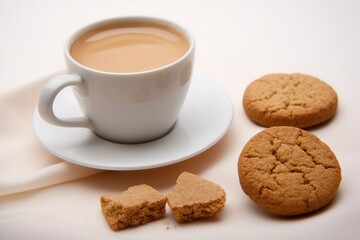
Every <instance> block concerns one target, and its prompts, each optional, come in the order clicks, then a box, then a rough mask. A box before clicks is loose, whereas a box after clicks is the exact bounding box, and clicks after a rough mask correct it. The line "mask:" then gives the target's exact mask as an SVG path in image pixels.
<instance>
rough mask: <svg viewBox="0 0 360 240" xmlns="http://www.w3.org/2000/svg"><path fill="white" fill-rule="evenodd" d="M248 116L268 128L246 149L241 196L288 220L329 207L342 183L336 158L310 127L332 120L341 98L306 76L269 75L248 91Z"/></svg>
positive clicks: (245, 103)
mask: <svg viewBox="0 0 360 240" xmlns="http://www.w3.org/2000/svg"><path fill="white" fill-rule="evenodd" d="M243 106H244V109H245V112H246V114H247V116H248V117H249V118H250V119H251V120H252V121H253V122H255V123H257V124H260V125H262V126H265V127H270V128H267V129H265V130H263V131H261V132H260V133H258V134H256V135H255V136H254V137H253V138H251V139H250V141H249V142H248V143H247V144H246V145H245V147H244V148H243V150H242V152H241V154H240V157H239V161H238V173H239V180H240V184H241V187H242V189H243V191H244V192H245V193H246V194H247V195H248V196H249V197H250V199H252V200H253V201H254V202H255V203H256V204H258V205H259V206H260V207H261V208H263V209H264V210H266V211H268V212H271V213H274V214H278V215H285V216H293V215H300V214H305V213H309V212H313V211H315V210H318V209H320V208H322V207H323V206H325V205H327V204H328V203H329V202H330V201H331V200H332V199H333V198H334V196H335V194H336V192H337V189H338V187H339V185H340V181H341V168H340V165H339V162H338V160H337V159H336V156H335V154H334V153H333V152H332V151H331V149H330V148H329V147H328V146H327V145H326V144H325V143H323V142H322V141H321V140H320V139H319V138H317V137H316V136H315V135H314V134H312V133H310V132H308V131H305V130H303V129H301V128H308V127H312V126H315V125H317V124H320V123H323V122H325V121H327V120H329V119H330V118H332V117H333V116H334V115H335V113H336V110H337V106H338V98H337V94H336V92H335V91H334V89H333V88H331V87H330V86H329V85H328V84H326V83H325V82H323V81H321V80H319V79H317V78H315V77H312V76H309V75H304V74H270V75H266V76H264V77H262V78H260V79H258V80H255V81H254V82H252V83H251V84H250V85H249V86H248V87H247V88H246V90H245V93H244V96H243Z"/></svg>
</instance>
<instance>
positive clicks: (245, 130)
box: [0, 0, 360, 239]
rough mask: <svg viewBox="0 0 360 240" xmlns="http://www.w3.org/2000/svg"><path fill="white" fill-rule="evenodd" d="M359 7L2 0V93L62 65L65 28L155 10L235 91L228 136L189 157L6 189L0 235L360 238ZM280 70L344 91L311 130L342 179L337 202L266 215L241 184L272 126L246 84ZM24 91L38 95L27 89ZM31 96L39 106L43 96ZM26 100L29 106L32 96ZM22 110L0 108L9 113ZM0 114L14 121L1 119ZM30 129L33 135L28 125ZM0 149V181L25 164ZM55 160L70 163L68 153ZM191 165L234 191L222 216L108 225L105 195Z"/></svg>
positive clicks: (159, 182)
mask: <svg viewBox="0 0 360 240" xmlns="http://www.w3.org/2000/svg"><path fill="white" fill-rule="evenodd" d="M359 12H360V2H359V1H356V0H353V1H350V0H344V1H327V0H323V1H310V0H309V1H308V0H306V1H293V0H292V1H288V0H282V1H265V0H264V1H259V0H257V1H239V0H238V1H236V0H218V1H215V0H214V1H212V0H207V1H205V0H204V1H183V0H175V1H160V0H152V1H146V0H133V1H125V0H113V1H110V0H107V1H100V0H99V1H93V0H78V1H70V0H64V1H55V0H50V1H41V0H33V1H26V0H22V1H21V0H13V1H1V2H0V30H1V37H0V94H2V95H1V96H4V94H9V93H10V94H11V92H10V91H15V92H17V93H19V88H18V87H20V86H26V85H27V84H30V85H31V86H34V85H36V84H40V82H39V81H44V80H46V77H44V76H48V75H51V74H54V73H56V72H59V71H64V69H65V65H64V60H63V52H62V47H63V44H64V41H65V39H66V38H67V37H68V35H70V34H71V33H72V32H73V31H75V30H77V29H78V28H80V27H82V26H84V25H86V24H88V23H91V22H94V21H97V20H100V19H105V18H111V17H117V16H128V15H146V16H156V17H161V18H167V19H170V20H173V21H176V22H179V23H180V24H182V25H185V26H187V28H189V29H190V30H192V32H193V33H194V35H195V38H196V40H197V46H196V64H195V67H196V71H198V72H199V73H202V74H205V75H207V76H208V77H210V78H212V79H213V80H215V81H217V82H218V83H219V84H220V85H222V86H223V87H224V88H225V89H226V90H227V91H228V93H229V95H230V97H231V99H232V101H233V103H234V107H235V115H234V120H233V124H232V126H231V128H230V130H229V132H228V134H227V135H225V137H224V138H223V139H222V140H221V141H220V142H219V143H218V144H216V145H215V146H214V147H212V148H211V149H209V150H207V151H206V152H204V153H202V154H200V155H199V156H196V157H194V158H191V159H189V160H187V161H184V162H182V163H178V164H175V165H172V166H167V167H163V168H159V169H150V170H143V171H123V172H121V171H119V172H116V171H106V172H102V173H99V174H96V175H92V174H93V172H92V171H89V173H88V174H85V175H84V176H86V175H91V176H89V177H86V178H81V179H79V180H72V179H71V178H68V179H67V180H66V181H67V182H65V183H59V184H55V185H52V184H54V183H57V182H61V181H54V182H46V184H43V185H50V186H48V187H45V188H39V189H37V190H31V191H25V192H21V193H16V194H10V195H5V196H2V197H0V239H24V238H28V237H29V236H32V237H33V238H34V239H35V238H37V239H40V238H41V239H42V238H44V237H49V238H51V239H64V238H67V239H79V238H85V237H86V238H87V239H100V238H102V239H113V238H116V239H148V238H149V236H151V238H154V239H155V238H156V239H219V238H224V237H225V238H226V239H289V238H291V239H340V238H343V239H357V238H358V235H359V234H360V228H359V227H358V223H359V221H360V204H359V203H360V177H359V176H360V175H359V174H358V169H360V161H359V159H358V158H359V157H358V156H359V155H360V148H359V141H358V136H359V134H360V124H359V122H360V108H359V106H358V105H359V103H360V94H359V93H358V91H359V89H360V81H359V76H360V71H359V69H360V44H359V43H360V14H359ZM274 72H285V73H293V72H301V73H306V74H310V75H314V76H316V77H319V78H320V79H322V80H324V81H326V82H327V83H329V84H330V85H331V86H333V87H334V89H335V90H336V91H337V93H338V95H339V109H338V113H337V115H336V116H335V118H334V119H332V120H331V121H330V122H328V123H327V124H324V125H321V126H319V127H315V128H311V129H309V131H311V132H313V133H315V134H316V135H317V136H318V137H320V138H321V139H322V140H323V141H324V142H325V143H327V144H328V145H329V146H330V147H331V148H332V150H333V151H334V152H335V154H336V155H337V157H338V159H339V161H340V164H341V167H342V173H343V180H342V183H341V186H340V189H339V192H338V194H337V196H336V198H335V199H334V201H333V202H332V203H331V204H330V205H329V206H328V207H326V208H325V209H323V210H321V211H319V212H317V213H314V214H311V215H307V216H304V217H296V218H290V219H288V218H278V217H274V216H272V215H268V214H266V213H264V212H263V211H261V210H260V209H258V207H257V206H256V205H255V204H254V203H252V202H251V201H250V200H249V198H248V197H247V196H246V195H245V194H244V193H243V191H242V190H241V188H240V184H239V181H238V174H237V160H238V157H239V154H240V152H241V149H242V147H243V146H244V144H245V143H246V142H247V141H248V140H249V139H250V138H251V137H252V136H253V135H254V134H256V133H257V132H259V131H260V130H262V129H263V128H262V127H260V126H257V125H255V124H253V123H252V122H251V121H250V120H249V119H248V118H247V117H246V115H245V113H244V111H243V108H242V94H243V91H244V89H245V87H246V86H247V84H249V83H250V82H251V81H253V80H255V79H256V78H258V77H261V76H262V75H264V74H268V73H274ZM27 86H29V85H27ZM28 94H30V95H31V94H34V92H29V93H28ZM31 99H34V98H33V95H32V98H31ZM14 101H15V100H14ZM23 101H24V104H30V103H29V102H27V100H26V98H24V100H23ZM32 101H33V102H31V104H34V105H35V103H36V101H34V100H32ZM1 106H4V105H1ZM6 106H9V105H6ZM28 107H29V108H30V110H31V105H29V106H28ZM29 108H27V109H29ZM34 108H35V106H34ZM15 111H17V109H13V108H9V109H0V112H3V113H4V112H9V113H11V112H15ZM15 115H16V114H15ZM15 115H14V116H15ZM23 120H24V119H22V120H21V121H22V122H24V121H23ZM29 121H31V119H29ZM25 122H26V121H25ZM0 124H1V125H2V126H4V125H3V124H6V123H5V122H3V121H2V119H0ZM29 126H30V124H29V125H28V127H29ZM16 131H21V129H20V130H19V129H16ZM0 134H3V133H0ZM7 134H8V133H7ZM26 134H27V136H29V134H31V130H29V128H27V130H26ZM20 135H21V134H20ZM3 136H5V135H3ZM7 136H8V135H7ZM0 140H3V141H4V142H6V141H5V140H6V139H5V140H4V139H0ZM8 141H10V143H7V144H9V145H11V146H12V147H14V148H15V149H16V146H17V141H19V142H22V139H21V137H17V138H9V140H8ZM3 146H5V145H2V146H0V148H1V147H3ZM38 147H39V146H36V148H38ZM18 148H19V149H18V151H19V152H20V151H24V154H23V158H22V159H21V161H22V162H26V160H27V159H29V161H30V160H31V159H33V158H34V156H35V155H31V156H29V158H26V154H25V153H26V152H25V151H27V150H26V149H20V147H18ZM2 150H3V149H2ZM38 151H42V150H40V148H39V150H38ZM0 152H1V151H0ZM20 155H21V154H20ZM17 156H18V155H17ZM0 157H1V158H3V159H0V164H1V165H0V169H6V168H9V169H11V171H10V170H9V171H7V172H5V173H4V172H1V171H0V174H1V176H0V187H1V186H2V185H1V184H4V183H6V181H9V178H7V179H5V177H8V176H10V175H13V176H17V177H18V176H19V174H23V173H24V165H18V166H19V167H18V169H17V167H16V165H15V164H14V163H15V162H14V161H17V159H15V158H5V157H4V156H3V155H1V156H0ZM53 163H58V164H61V166H66V164H67V163H64V162H63V161H62V160H61V159H56V160H54V161H53ZM26 164H28V162H26ZM10 165H11V167H10ZM38 167H39V166H36V167H34V169H35V168H36V169H38ZM72 167H74V166H72ZM59 168H61V167H59ZM65 168H66V167H65ZM58 170H59V169H57V170H56V172H58ZM60 170H61V169H60ZM27 171H28V170H27ZM182 171H189V172H193V173H195V174H197V175H199V176H201V177H204V178H207V179H209V180H212V181H214V182H216V183H218V184H220V185H221V186H222V187H223V188H224V189H225V191H226V193H227V202H226V207H225V209H224V210H223V211H222V212H221V213H220V214H219V215H218V216H217V217H216V218H213V219H210V220H205V221H198V222H194V223H190V224H178V223H176V221H175V220H174V219H173V218H172V216H171V213H170V211H169V209H167V213H166V216H165V218H163V219H161V220H159V221H155V222H152V223H149V224H146V225H144V226H140V227H136V228H130V229H127V230H124V231H121V232H116V233H115V232H112V231H111V230H110V228H109V227H108V226H107V224H106V222H105V220H104V218H103V216H102V212H101V209H100V204H99V197H100V195H101V194H104V193H117V192H121V191H123V190H125V189H126V188H128V187H129V186H132V185H135V184H140V183H146V184H149V185H151V186H153V187H155V188H157V189H159V190H160V191H161V192H163V193H166V192H168V191H169V190H170V188H171V187H172V186H173V185H174V183H175V180H176V178H177V176H178V175H179V174H180V173H181V172H182ZM75 172H76V171H75ZM95 172H96V171H95ZM95 172H94V173H95ZM27 173H29V172H27ZM30 174H31V172H30ZM27 176H28V177H29V175H27ZM31 176H32V177H34V176H33V175H31ZM35 177H38V176H37V175H36V176H35ZM80 177H81V176H80ZM75 178H76V177H74V178H73V179H75ZM10 180H11V179H10ZM58 180H59V179H58ZM71 180H72V181H71ZM40 185H41V184H40ZM38 187H40V186H38ZM0 190H1V189H0ZM20 190H21V189H20Z"/></svg>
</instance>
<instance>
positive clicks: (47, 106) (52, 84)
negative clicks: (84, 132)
mask: <svg viewBox="0 0 360 240" xmlns="http://www.w3.org/2000/svg"><path fill="white" fill-rule="evenodd" d="M69 86H74V87H82V86H83V82H82V80H81V77H80V76H79V75H77V74H64V75H59V76H56V77H54V78H52V79H50V81H48V82H47V83H46V84H45V86H44V87H43V89H42V90H41V93H40V98H39V103H38V110H39V114H40V116H41V117H42V118H43V119H44V120H45V121H47V122H48V123H51V124H53V125H57V126H61V127H84V128H90V129H92V128H93V127H92V124H91V120H90V119H89V118H88V117H77V118H69V119H60V118H58V117H57V116H56V115H55V113H54V110H53V105H54V100H55V98H56V96H57V95H58V94H59V92H60V91H61V90H63V89H64V88H66V87H69Z"/></svg>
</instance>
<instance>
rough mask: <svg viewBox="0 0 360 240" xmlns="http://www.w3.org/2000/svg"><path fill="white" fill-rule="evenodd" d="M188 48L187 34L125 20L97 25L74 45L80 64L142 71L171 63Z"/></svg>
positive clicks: (122, 70)
mask: <svg viewBox="0 0 360 240" xmlns="http://www.w3.org/2000/svg"><path fill="white" fill-rule="evenodd" d="M188 49H189V44H188V42H187V40H186V39H185V37H184V36H183V35H182V34H181V33H179V32H177V31H176V30H174V29H172V28H170V27H167V26H164V25H161V24H156V23H148V22H122V23H113V24H108V25H105V26H102V27H98V28H95V29H93V30H90V31H89V32H86V33H85V34H83V35H82V36H80V37H79V38H78V39H77V40H75V42H74V43H73V44H72V46H71V49H70V54H71V56H72V57H73V58H74V59H75V60H76V61H77V62H78V63H80V64H82V65H84V66H86V67H89V68H92V69H96V70H100V71H105V72H117V73H130V72H142V71H148V70H152V69H156V68H159V67H162V66H165V65H168V64H170V63H172V62H174V61H176V60H177V59H179V58H181V57H182V56H183V55H184V54H185V53H186V51H187V50H188Z"/></svg>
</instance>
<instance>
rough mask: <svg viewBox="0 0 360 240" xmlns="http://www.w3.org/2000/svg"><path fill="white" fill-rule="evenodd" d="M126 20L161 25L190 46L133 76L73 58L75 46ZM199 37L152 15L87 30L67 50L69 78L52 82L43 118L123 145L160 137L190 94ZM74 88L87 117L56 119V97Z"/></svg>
mask: <svg viewBox="0 0 360 240" xmlns="http://www.w3.org/2000/svg"><path fill="white" fill-rule="evenodd" d="M121 21H139V22H144V21H146V22H151V23H160V24H163V25H166V26H169V27H171V28H173V29H175V30H177V31H179V32H181V33H182V34H183V35H184V36H185V38H186V39H187V41H188V43H189V49H188V50H187V52H186V53H185V54H184V55H183V56H182V57H181V58H180V59H178V60H176V61H175V62H172V63H170V64H168V65H165V66H163V67H160V68H157V69H153V70H149V71H143V72H134V73H113V72H104V71H99V70H95V69H91V68H89V67H86V66H83V65H81V64H79V63H78V62H76V61H75V60H74V59H73V58H72V57H71V55H70V48H71V45H72V43H73V42H74V41H75V40H76V39H77V38H78V37H79V36H81V35H82V34H84V33H85V32H88V31H89V30H91V29H93V28H97V27H100V26H103V25H107V24H111V23H113V22H121ZM194 50H195V39H194V37H193V36H192V34H191V33H190V32H189V31H187V30H186V29H184V28H183V27H181V26H179V25H178V24H176V23H173V22H170V21H167V20H163V19H157V18H150V17H123V18H116V19H110V20H105V21H101V22H97V23H94V24H92V25H89V26H87V27H84V28H82V29H80V30H79V31H77V32H76V33H75V34H73V35H72V36H71V37H70V38H69V40H68V41H67V42H66V44H65V47H64V52H65V60H66V64H67V68H68V72H69V74H66V75H59V76H56V77H54V78H52V79H51V80H49V81H48V82H47V83H46V85H45V86H44V87H43V89H42V91H41V94H40V99H39V103H38V111H39V113H40V116H41V117H42V118H43V119H44V120H45V121H47V122H48V123H50V124H53V125H57V126H61V127H84V128H89V129H91V130H92V131H93V132H95V133H96V134H97V135H98V136H100V137H101V138H104V139H106V140H110V141H114V142H120V143H142V142H147V141H151V140H155V139H158V138H160V137H162V136H164V135H166V134H167V133H168V132H169V131H171V129H172V128H173V126H174V124H175V122H176V119H177V117H178V115H179V112H180V110H181V107H182V105H183V103H184V100H185V97H186V95H187V92H188V89H189V85H190V82H191V76H192V72H193V66H194ZM69 86H70V87H72V88H73V92H74V94H75V96H76V99H77V102H78V103H79V106H80V108H81V110H82V112H83V114H84V116H79V118H72V119H61V118H59V117H58V116H56V115H55V113H54V109H53V104H54V101H55V98H56V96H57V95H58V94H59V92H60V91H61V90H63V89H64V88H66V87H69Z"/></svg>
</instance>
